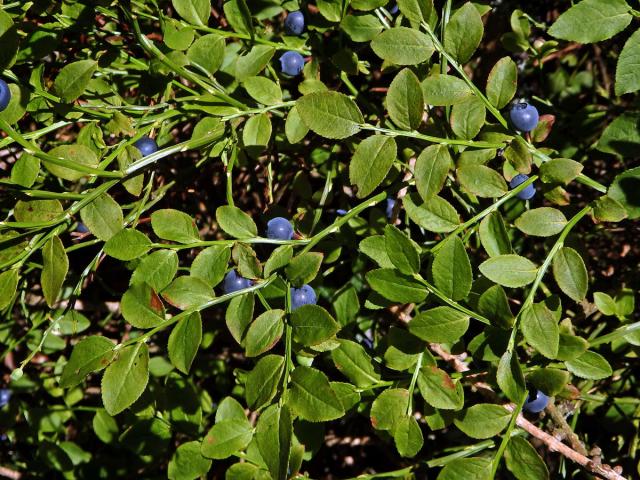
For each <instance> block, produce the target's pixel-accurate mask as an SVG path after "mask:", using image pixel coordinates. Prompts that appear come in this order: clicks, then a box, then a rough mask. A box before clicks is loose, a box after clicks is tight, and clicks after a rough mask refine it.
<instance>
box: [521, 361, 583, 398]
mask: <svg viewBox="0 0 640 480" xmlns="http://www.w3.org/2000/svg"><path fill="white" fill-rule="evenodd" d="M578 356H579V355H578ZM527 383H529V384H531V385H533V386H534V387H535V388H537V389H538V390H542V391H543V392H544V393H546V394H547V395H549V396H550V397H552V396H555V395H558V394H559V393H561V392H562V391H563V390H564V387H565V386H566V385H567V384H568V383H569V372H565V371H564V370H558V369H557V368H538V369H537V370H535V371H534V372H532V373H530V374H529V375H527Z"/></svg>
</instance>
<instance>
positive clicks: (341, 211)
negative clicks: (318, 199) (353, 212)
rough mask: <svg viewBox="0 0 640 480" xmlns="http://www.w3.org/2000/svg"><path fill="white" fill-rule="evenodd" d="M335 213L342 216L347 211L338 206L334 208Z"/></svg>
mask: <svg viewBox="0 0 640 480" xmlns="http://www.w3.org/2000/svg"><path fill="white" fill-rule="evenodd" d="M336 213H337V214H338V215H340V216H341V217H342V216H344V215H346V214H347V211H346V210H345V209H344V208H339V209H337V210H336Z"/></svg>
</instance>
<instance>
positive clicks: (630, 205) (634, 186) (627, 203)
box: [605, 117, 640, 220]
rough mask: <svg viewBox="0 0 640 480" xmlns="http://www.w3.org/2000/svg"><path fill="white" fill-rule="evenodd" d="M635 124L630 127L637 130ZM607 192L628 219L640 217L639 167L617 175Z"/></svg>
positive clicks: (623, 140) (638, 118) (638, 119)
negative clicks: (623, 210)
mask: <svg viewBox="0 0 640 480" xmlns="http://www.w3.org/2000/svg"><path fill="white" fill-rule="evenodd" d="M636 120H637V121H640V117H637V119H636ZM614 122H615V121H614ZM636 125H637V124H634V126H633V127H632V128H633V129H634V130H637V126H636ZM605 132H606V131H605ZM639 140H640V139H639ZM620 141H621V142H626V141H627V140H626V139H621V140H620ZM607 194H608V195H609V197H610V198H612V199H613V200H615V201H617V202H619V203H620V204H621V205H622V206H623V207H624V208H625V210H626V211H627V214H628V215H629V219H630V220H635V219H636V218H640V167H636V168H632V169H631V170H627V171H626V172H623V173H621V174H619V175H617V176H616V178H615V179H614V180H613V183H612V184H611V186H610V187H609V192H608V193H607Z"/></svg>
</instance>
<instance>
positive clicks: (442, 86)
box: [421, 74, 472, 106]
mask: <svg viewBox="0 0 640 480" xmlns="http://www.w3.org/2000/svg"><path fill="white" fill-rule="evenodd" d="M421 86H422V94H423V95H424V101H425V103H427V104H428V105H433V106H447V105H455V104H456V103H460V102H464V101H465V100H467V98H468V97H469V96H470V95H471V94H472V92H471V89H470V88H469V86H468V85H467V84H466V83H465V82H464V81H463V80H461V79H459V78H458V77H454V76H453V75H446V74H441V75H431V76H429V77H427V78H425V79H424V80H423V81H422V84H421Z"/></svg>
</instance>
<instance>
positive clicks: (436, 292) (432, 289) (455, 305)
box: [413, 273, 491, 325]
mask: <svg viewBox="0 0 640 480" xmlns="http://www.w3.org/2000/svg"><path fill="white" fill-rule="evenodd" d="M413 278H415V279H416V280H417V281H418V282H420V283H422V284H423V285H424V286H425V287H426V288H427V290H429V292H431V293H432V294H434V295H435V296H436V297H438V298H439V299H440V300H442V301H443V302H444V303H446V304H447V305H449V306H450V307H451V308H453V309H455V310H458V311H459V312H461V313H464V314H465V315H468V316H470V317H472V318H475V319H476V320H478V321H480V322H482V323H486V324H487V325H491V321H490V320H489V319H488V318H487V317H484V316H482V315H480V314H479V313H476V312H474V311H472V310H469V309H468V308H467V307H464V306H462V305H460V304H459V303H458V302H456V301H455V300H452V299H450V298H449V297H447V296H446V295H445V294H444V293H442V292H441V291H440V290H438V289H437V288H436V287H435V286H433V285H431V284H430V283H429V282H427V281H426V280H425V279H424V278H422V276H421V275H420V274H417V273H416V274H415V275H414V276H413Z"/></svg>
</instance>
